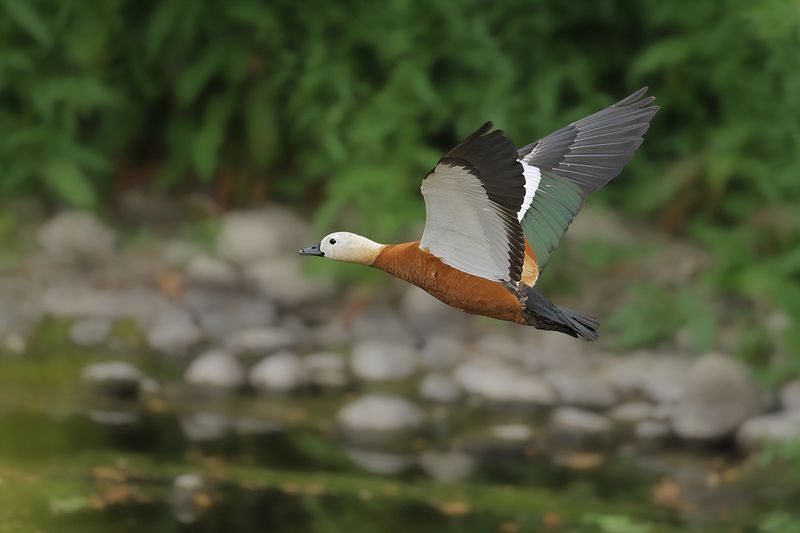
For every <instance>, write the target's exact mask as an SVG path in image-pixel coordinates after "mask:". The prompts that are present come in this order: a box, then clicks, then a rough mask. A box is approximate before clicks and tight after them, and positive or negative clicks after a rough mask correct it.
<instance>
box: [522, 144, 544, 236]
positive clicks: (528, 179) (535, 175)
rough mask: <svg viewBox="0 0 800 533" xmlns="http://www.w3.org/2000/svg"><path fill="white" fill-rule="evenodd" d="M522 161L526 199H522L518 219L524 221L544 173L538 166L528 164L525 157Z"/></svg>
mask: <svg viewBox="0 0 800 533" xmlns="http://www.w3.org/2000/svg"><path fill="white" fill-rule="evenodd" d="M520 163H522V170H523V172H522V174H523V175H524V176H525V199H524V200H523V201H522V207H521V208H520V210H519V212H518V213H517V220H519V221H520V222H522V218H523V217H524V216H525V213H527V212H528V209H530V207H531V203H533V197H534V196H535V195H536V191H537V189H539V181H541V179H542V173H541V172H540V171H539V169H538V168H537V167H535V166H533V165H529V164H527V163H526V162H525V159H522V160H521V161H520Z"/></svg>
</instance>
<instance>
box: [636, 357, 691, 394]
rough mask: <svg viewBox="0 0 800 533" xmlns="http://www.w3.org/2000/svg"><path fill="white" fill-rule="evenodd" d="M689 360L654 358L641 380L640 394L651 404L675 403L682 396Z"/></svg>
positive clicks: (681, 358) (682, 358)
mask: <svg viewBox="0 0 800 533" xmlns="http://www.w3.org/2000/svg"><path fill="white" fill-rule="evenodd" d="M688 374H689V360H688V359H686V358H684V357H677V356H660V357H656V358H655V359H654V360H653V361H652V362H651V363H650V365H649V368H648V369H647V371H646V372H645V374H644V376H643V380H642V392H644V394H645V395H646V396H647V397H648V398H649V399H650V400H652V401H653V402H656V403H662V402H675V401H678V400H680V399H681V397H682V396H683V394H684V389H685V386H686V380H687V378H688Z"/></svg>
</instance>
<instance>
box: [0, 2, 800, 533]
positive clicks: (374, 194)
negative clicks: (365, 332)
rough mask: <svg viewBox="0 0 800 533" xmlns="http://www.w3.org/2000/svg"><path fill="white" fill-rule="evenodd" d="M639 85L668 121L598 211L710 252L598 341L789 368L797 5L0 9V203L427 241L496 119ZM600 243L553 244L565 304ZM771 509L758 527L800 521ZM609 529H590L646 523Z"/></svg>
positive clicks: (534, 114) (559, 120)
mask: <svg viewBox="0 0 800 533" xmlns="http://www.w3.org/2000/svg"><path fill="white" fill-rule="evenodd" d="M643 85H648V86H649V87H650V91H649V92H650V94H653V95H655V96H656V97H657V103H658V104H659V105H660V106H661V108H662V109H661V111H660V112H659V113H658V115H657V116H656V117H655V120H654V122H653V125H652V127H651V129H650V130H649V132H648V133H647V135H646V138H645V142H644V144H643V146H642V148H641V149H640V150H639V151H638V152H637V154H636V156H635V157H634V159H633V160H632V162H631V163H630V164H629V165H628V166H627V167H626V169H625V170H624V171H623V174H622V176H621V177H620V178H619V179H617V180H615V181H614V182H613V183H612V184H611V186H609V187H607V188H606V189H604V190H602V191H600V192H599V193H597V194H596V195H595V196H594V197H593V199H592V200H591V202H592V203H593V204H594V205H595V206H604V207H605V208H606V209H608V210H613V211H616V212H618V213H621V214H622V217H623V218H624V220H626V221H631V222H630V224H631V225H640V226H641V227H643V228H647V230H648V231H649V230H653V231H655V232H658V233H661V234H665V235H668V236H669V237H670V238H674V239H679V240H683V241H687V242H691V243H693V244H694V245H695V246H697V247H699V248H701V249H702V250H704V251H705V252H706V253H707V254H708V255H709V256H710V258H711V261H710V263H709V264H708V266H707V268H704V269H703V270H702V273H701V275H700V276H699V277H698V278H695V279H691V280H690V281H688V282H687V283H686V284H684V285H681V286H678V287H675V288H674V290H672V289H671V288H669V287H664V286H663V284H658V283H648V282H647V280H644V281H641V280H640V281H638V282H636V284H634V285H633V286H631V287H627V288H626V289H627V292H626V295H627V298H626V299H625V301H624V302H623V303H622V304H621V305H620V306H619V307H618V308H615V309H613V310H610V311H609V313H610V314H611V316H610V318H609V320H608V321H607V327H608V329H607V331H609V335H608V337H607V338H608V342H609V345H610V346H612V347H613V348H616V349H619V350H633V349H637V348H641V347H647V346H653V345H658V343H660V342H663V341H665V340H667V339H671V338H672V337H673V336H674V335H675V332H676V331H677V330H679V329H681V328H688V330H689V335H690V337H691V339H690V344H691V345H692V347H693V350H694V351H695V352H696V353H703V352H705V351H707V350H711V349H715V348H720V340H719V339H720V338H721V337H724V335H723V334H722V332H723V330H726V329H727V330H733V331H734V332H735V338H736V340H735V342H733V343H729V344H728V345H727V346H725V347H726V348H728V349H730V350H731V351H732V352H733V355H735V356H737V357H739V358H740V359H741V360H743V361H745V362H746V363H748V364H749V365H750V366H751V368H753V369H754V371H755V373H756V375H757V377H758V378H759V379H760V380H761V383H762V384H764V385H768V386H777V385H779V384H781V383H782V382H784V381H786V380H788V379H789V378H792V377H796V376H797V375H798V374H800V328H798V327H796V326H797V323H798V320H800V1H799V0H762V1H757V2H753V1H746V0H721V1H718V2H684V1H680V2H663V1H657V0H642V1H638V2H622V1H614V0H596V1H591V2H589V1H573V2H560V1H552V0H547V1H530V0H520V1H516V0H504V1H497V2H480V1H467V0H464V1H459V0H449V1H441V2H427V1H423V0H392V1H387V2H358V1H353V0H345V1H337V2H323V1H308V2H303V3H298V2H293V1H286V0H276V1H258V0H228V1H226V2H217V1H211V0H160V1H152V0H144V1H139V2H133V1H131V0H95V1H92V2H85V1H79V0H57V1H56V0H0V203H2V204H4V205H9V204H11V203H13V202H14V201H16V200H17V199H18V198H25V197H30V196H33V197H35V198H37V199H39V200H40V201H42V202H44V203H45V204H46V205H47V206H48V207H49V208H53V209H56V208H61V207H77V208H85V209H90V210H95V211H96V212H98V213H100V214H101V215H102V216H109V217H113V215H114V213H115V212H116V211H117V209H118V206H119V203H120V199H121V198H122V197H123V196H124V195H125V194H126V193H127V192H129V191H145V192H146V193H147V194H158V195H165V196H166V197H167V198H171V199H174V200H175V201H178V200H179V199H181V198H184V197H185V196H186V195H187V194H190V193H191V194H196V193H200V194H202V195H205V196H207V197H208V198H211V199H213V200H214V201H215V202H216V203H217V204H219V205H221V206H222V207H224V208H238V207H247V206H251V205H257V204H261V203H263V202H267V201H268V202H275V203H280V204H284V205H287V206H290V207H292V208H293V209H295V210H298V211H300V212H302V213H306V214H310V213H314V220H315V226H316V228H317V230H318V231H319V232H320V234H322V235H324V234H325V233H327V232H328V231H333V230H335V229H349V230H353V231H356V232H359V233H364V234H366V235H369V236H370V237H372V238H374V239H376V240H379V241H382V242H392V241H393V240H400V239H404V238H414V236H415V235H418V233H419V230H420V229H421V227H422V224H423V221H424V204H423V202H422V198H421V196H420V195H419V184H420V180H421V178H422V176H423V175H424V174H425V173H426V172H427V171H428V170H429V169H430V168H431V167H432V166H433V165H434V164H435V162H436V161H437V160H438V158H439V157H440V156H441V154H442V153H443V152H444V151H446V150H447V149H448V148H450V147H452V146H453V145H454V144H455V143H457V142H458V141H459V140H460V139H461V138H463V136H465V135H466V134H468V133H470V132H471V131H473V130H474V129H475V128H476V127H477V126H479V125H480V124H482V123H483V122H484V121H486V120H492V121H494V123H495V125H496V126H498V127H500V128H502V129H504V130H505V131H506V132H507V134H508V135H509V136H510V137H511V138H512V139H513V140H514V141H515V142H516V144H517V145H520V146H521V145H524V144H527V143H529V142H531V141H533V140H535V139H538V138H540V137H542V136H544V135H546V134H548V133H550V132H551V131H553V130H555V129H558V128H559V127H561V126H563V125H565V124H567V123H569V122H571V121H573V120H576V119H578V118H581V117H583V116H585V115H587V114H589V113H592V112H594V111H596V110H598V109H600V108H602V107H604V106H606V105H609V104H611V103H613V102H615V101H617V100H619V99H621V98H622V97H624V96H626V95H628V94H630V93H631V92H633V91H634V90H636V89H637V88H639V87H640V86H643ZM4 220H6V219H2V218H0V237H2V236H3V231H4V225H3V221H4ZM6 222H7V220H6ZM10 225H13V221H12V222H11V223H9V224H6V226H10ZM305 244H309V243H303V245H305ZM590 244H591V245H589V246H586V247H585V249H583V250H574V251H571V252H569V253H567V252H565V253H562V254H556V256H555V257H554V261H553V263H552V264H551V267H550V269H549V270H548V276H546V277H545V278H543V284H544V286H545V288H549V289H551V290H555V291H562V292H564V293H567V294H570V291H572V293H574V292H575V291H576V290H578V289H576V288H575V287H573V286H572V285H571V278H570V272H571V270H570V269H572V270H574V269H584V270H587V271H588V272H590V274H591V272H593V271H594V270H602V268H604V267H606V266H608V265H609V264H610V263H611V262H612V259H613V257H614V256H615V254H617V253H621V252H620V249H619V248H617V247H615V246H614V245H613V244H608V243H603V242H597V243H590ZM632 260H633V261H635V260H636V255H635V253H634V254H633V256H632ZM571 265H572V266H571ZM584 265H585V266H584ZM559 271H562V272H566V274H558V272H559ZM337 272H339V273H341V274H342V275H343V276H345V277H347V276H350V277H353V276H359V275H360V274H353V272H354V271H352V270H348V269H344V270H341V269H339V270H337ZM775 313H778V314H779V315H780V316H781V317H784V319H785V320H788V321H789V322H788V323H789V324H790V327H782V328H777V329H776V328H773V329H770V328H768V327H766V326H765V320H766V318H767V317H769V316H775ZM792 325H794V327H792ZM778 330H779V331H778ZM775 353H779V354H781V355H782V357H780V358H777V359H775V358H773V357H772V356H773V355H774V354H775ZM794 455H795V456H800V453H798V451H797V450H795V452H794ZM796 462H797V464H800V461H796ZM776 516H777V517H778V518H774V517H773V519H774V520H776V522H775V524H777V525H773V526H765V527H767V529H763V531H774V532H777V531H797V529H794V530H790V529H787V528H789V527H799V526H797V524H798V523H799V522H797V521H796V520H795V521H794V522H793V521H792V520H793V519H792V518H791V517H788V518H787V515H780V514H779V515H776ZM781 517H783V518H781ZM613 518H614V517H612V522H611V525H610V526H608V525H605V526H602V527H601V526H596V527H597V528H598V529H597V530H602V531H620V532H621V531H631V532H634V531H646V529H636V528H637V527H638V526H637V525H636V524H634V523H627V522H625V520H624V517H623V519H621V520H622V521H621V522H613ZM617 518H619V517H617ZM781 520H784V521H781ZM587 527H588V526H587ZM593 527H594V526H593ZM769 527H773V529H768V528H769ZM625 528H627V529H625ZM509 531H510V530H509Z"/></svg>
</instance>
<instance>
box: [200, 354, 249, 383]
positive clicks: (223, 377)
mask: <svg viewBox="0 0 800 533" xmlns="http://www.w3.org/2000/svg"><path fill="white" fill-rule="evenodd" d="M186 382H187V383H190V384H192V385H199V386H204V387H213V388H217V389H237V388H239V387H241V386H242V385H244V383H245V373H244V369H243V368H242V365H241V363H239V360H238V359H237V358H236V357H234V356H233V355H231V354H230V353H228V352H225V351H222V350H211V351H208V352H206V353H204V354H202V355H201V356H199V357H198V358H197V359H195V360H194V361H192V363H191V364H190V365H189V368H188V369H186Z"/></svg>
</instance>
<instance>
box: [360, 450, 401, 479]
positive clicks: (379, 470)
mask: <svg viewBox="0 0 800 533" xmlns="http://www.w3.org/2000/svg"><path fill="white" fill-rule="evenodd" d="M345 453H346V454H347V457H349V458H350V460H351V461H353V462H354V463H355V464H356V465H358V466H360V467H361V468H363V469H364V470H366V471H367V472H370V473H372V474H379V475H382V476H389V475H395V474H399V473H401V472H403V471H404V470H407V469H408V468H409V467H410V466H411V465H413V464H414V458H413V457H412V456H411V455H408V454H402V453H390V452H381V451H375V450H362V449H358V448H345Z"/></svg>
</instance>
